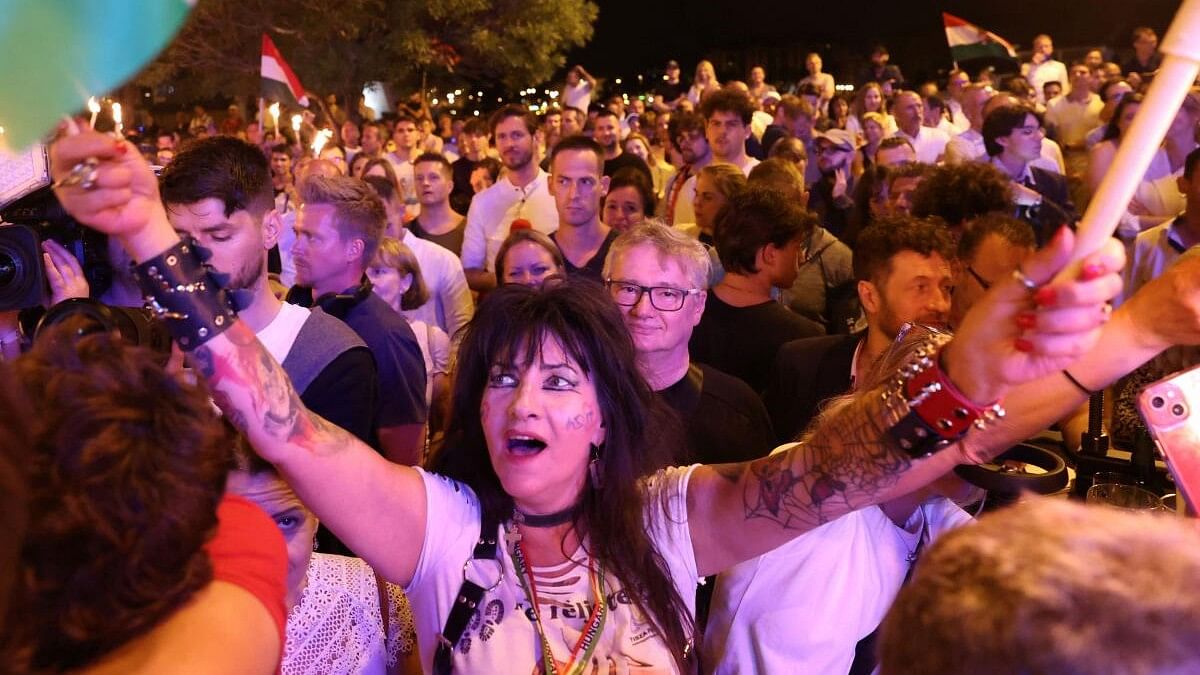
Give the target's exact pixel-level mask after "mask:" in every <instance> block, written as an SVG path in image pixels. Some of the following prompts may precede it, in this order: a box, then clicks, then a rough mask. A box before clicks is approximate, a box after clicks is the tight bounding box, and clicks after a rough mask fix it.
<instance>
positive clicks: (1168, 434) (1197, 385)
mask: <svg viewBox="0 0 1200 675" xmlns="http://www.w3.org/2000/svg"><path fill="white" fill-rule="evenodd" d="M1197 405H1200V366H1196V367H1194V368H1189V369H1188V370H1184V371H1181V372H1178V373H1175V374H1174V375H1172V376H1170V377H1167V378H1164V379H1162V380H1159V381H1158V382H1155V383H1154V384H1151V385H1149V386H1148V387H1146V388H1145V389H1143V390H1142V393H1141V394H1140V395H1139V396H1138V410H1140V411H1141V413H1142V419H1144V420H1145V421H1146V429H1148V430H1149V431H1150V435H1151V436H1152V437H1153V438H1154V444H1155V445H1156V446H1157V447H1158V451H1159V453H1161V454H1162V456H1163V459H1164V460H1166V462H1167V468H1168V469H1169V470H1170V471H1171V475H1172V476H1174V477H1175V485H1176V487H1178V488H1179V492H1180V493H1181V494H1182V495H1183V496H1184V499H1185V500H1186V502H1187V504H1188V507H1189V509H1188V511H1189V513H1194V512H1195V508H1194V507H1195V506H1196V500H1197V499H1200V414H1197V415H1193V414H1192V413H1193V412H1195V411H1196V408H1197Z"/></svg>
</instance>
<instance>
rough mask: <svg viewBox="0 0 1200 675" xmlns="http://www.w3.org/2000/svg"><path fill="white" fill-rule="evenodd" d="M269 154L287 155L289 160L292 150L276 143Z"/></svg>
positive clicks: (286, 145) (285, 145)
mask: <svg viewBox="0 0 1200 675" xmlns="http://www.w3.org/2000/svg"><path fill="white" fill-rule="evenodd" d="M189 147H190V146H189ZM271 154H272V155H287V156H288V157H289V158H290V157H291V156H292V148H291V146H289V145H288V144H287V143H276V144H275V145H272V146H271Z"/></svg>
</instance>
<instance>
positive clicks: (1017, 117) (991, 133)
mask: <svg viewBox="0 0 1200 675" xmlns="http://www.w3.org/2000/svg"><path fill="white" fill-rule="evenodd" d="M1029 115H1033V117H1034V119H1036V120H1037V122H1038V124H1039V125H1041V123H1042V116H1041V115H1040V114H1039V113H1038V111H1037V110H1034V109H1033V107H1032V106H1029V105H1026V104H1024V103H1022V104H1019V105H1007V104H1006V105H1002V106H999V107H997V108H996V109H995V110H993V111H991V112H990V113H988V116H987V117H985V118H984V120H983V145H984V148H986V149H987V154H988V157H996V156H997V155H999V154H1000V153H1002V152H1004V148H1003V147H1001V145H1000V144H999V143H997V142H996V139H998V138H1004V137H1006V136H1008V135H1009V134H1011V133H1012V132H1013V130H1014V129H1016V128H1017V127H1020V126H1022V125H1024V124H1025V118H1026V117H1028V116H1029Z"/></svg>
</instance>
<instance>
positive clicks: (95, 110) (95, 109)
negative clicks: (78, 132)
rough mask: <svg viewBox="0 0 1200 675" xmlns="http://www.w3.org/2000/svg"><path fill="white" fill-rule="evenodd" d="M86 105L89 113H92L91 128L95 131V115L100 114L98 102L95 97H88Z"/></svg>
mask: <svg viewBox="0 0 1200 675" xmlns="http://www.w3.org/2000/svg"><path fill="white" fill-rule="evenodd" d="M87 105H88V110H89V111H91V113H92V128H93V129H95V128H96V115H99V114H100V102H99V101H97V100H96V97H95V96H89V97H88V104H87Z"/></svg>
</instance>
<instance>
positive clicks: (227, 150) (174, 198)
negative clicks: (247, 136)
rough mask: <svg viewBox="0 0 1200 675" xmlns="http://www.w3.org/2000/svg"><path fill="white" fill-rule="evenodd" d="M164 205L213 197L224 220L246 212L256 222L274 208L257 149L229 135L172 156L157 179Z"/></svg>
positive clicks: (264, 163) (266, 166) (265, 168)
mask: <svg viewBox="0 0 1200 675" xmlns="http://www.w3.org/2000/svg"><path fill="white" fill-rule="evenodd" d="M159 184H160V187H161V192H162V200H163V203H164V204H167V205H171V204H195V203H196V202H199V201H202V200H204V199H209V198H216V199H219V200H221V202H222V203H223V204H224V205H225V217H227V218H228V217H229V216H231V215H233V213H234V211H247V212H248V213H249V214H250V215H251V216H253V217H254V218H256V219H261V218H262V217H263V214H265V213H266V212H267V211H269V210H271V209H272V208H273V207H274V206H275V200H274V195H273V193H272V190H271V168H270V165H269V164H268V163H267V158H266V157H263V154H262V152H260V151H259V149H258V148H256V147H255V146H253V145H251V144H250V143H247V142H246V141H243V140H240V139H237V138H234V137H232V136H213V137H211V138H203V139H200V140H198V141H196V142H194V143H191V144H189V145H188V147H187V148H185V149H184V150H183V151H181V152H179V153H178V154H176V155H175V159H174V161H172V162H171V163H170V164H168V165H167V168H166V169H163V172H162V176H161V178H160V179H159Z"/></svg>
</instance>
